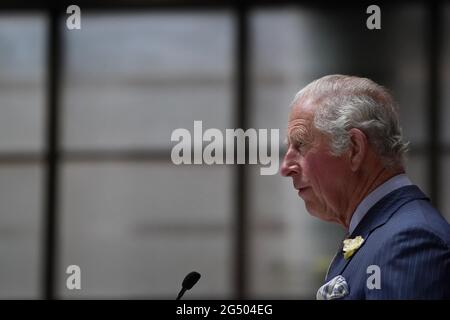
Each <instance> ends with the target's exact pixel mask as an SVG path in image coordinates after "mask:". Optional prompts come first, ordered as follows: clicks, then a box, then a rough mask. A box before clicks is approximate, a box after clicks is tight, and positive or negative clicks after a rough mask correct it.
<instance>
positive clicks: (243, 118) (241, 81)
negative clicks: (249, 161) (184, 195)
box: [234, 4, 248, 299]
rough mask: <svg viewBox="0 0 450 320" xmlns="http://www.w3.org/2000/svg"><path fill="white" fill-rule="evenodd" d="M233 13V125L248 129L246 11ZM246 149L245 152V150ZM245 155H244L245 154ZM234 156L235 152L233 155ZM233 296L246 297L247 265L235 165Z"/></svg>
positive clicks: (243, 207) (241, 169)
mask: <svg viewBox="0 0 450 320" xmlns="http://www.w3.org/2000/svg"><path fill="white" fill-rule="evenodd" d="M235 13H236V48H235V50H236V56H235V61H236V71H235V85H236V87H235V99H236V100H235V108H236V109H235V111H234V112H235V123H236V125H237V128H242V129H244V130H246V129H247V126H248V115H247V103H248V99H247V92H248V72H247V67H248V11H247V8H246V7H245V5H244V4H241V5H237V6H236V7H235ZM247 150H248V149H247ZM247 153H248V152H246V154H247ZM235 156H236V152H235ZM234 189H235V199H236V202H235V204H236V207H235V212H236V220H235V232H236V233H235V254H236V255H235V259H236V260H235V267H234V279H235V290H236V291H235V292H236V293H235V295H236V297H235V298H236V299H245V298H246V296H247V280H248V279H247V266H248V241H247V234H248V223H247V220H248V217H247V214H248V205H247V201H248V199H247V198H248V197H247V166H246V165H245V164H244V165H237V166H236V176H235V188H234Z"/></svg>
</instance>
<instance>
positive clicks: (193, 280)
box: [181, 271, 200, 290]
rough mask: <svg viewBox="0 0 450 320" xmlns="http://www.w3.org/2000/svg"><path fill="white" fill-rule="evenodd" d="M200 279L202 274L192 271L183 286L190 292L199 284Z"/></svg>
mask: <svg viewBox="0 0 450 320" xmlns="http://www.w3.org/2000/svg"><path fill="white" fill-rule="evenodd" d="M198 279H200V273H198V272H196V271H192V272H191V273H189V274H188V275H187V276H186V277H185V278H184V280H183V283H182V284H181V285H182V286H183V288H184V289H186V290H190V289H191V288H192V287H193V286H194V285H195V284H196V283H197V281H198Z"/></svg>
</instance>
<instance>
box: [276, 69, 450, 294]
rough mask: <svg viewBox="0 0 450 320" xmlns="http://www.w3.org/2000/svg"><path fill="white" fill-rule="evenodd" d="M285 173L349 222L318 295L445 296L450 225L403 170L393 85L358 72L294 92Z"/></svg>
mask: <svg viewBox="0 0 450 320" xmlns="http://www.w3.org/2000/svg"><path fill="white" fill-rule="evenodd" d="M287 142H288V149H287V152H286V155H285V157H284V160H283V163H282V166H281V174H282V175H283V176H286V177H291V178H292V182H293V184H294V188H295V189H296V190H298V195H299V196H300V197H301V198H302V199H303V201H304V202H305V206H306V209H307V210H308V212H309V213H310V214H311V215H313V216H316V217H318V218H320V219H322V220H325V221H332V222H337V223H339V224H340V225H342V226H343V227H344V228H345V229H346V230H347V231H348V233H347V234H348V236H347V237H348V239H346V240H345V241H344V243H343V245H341V247H340V249H339V251H338V253H337V254H336V256H335V258H334V259H333V261H332V262H331V265H330V267H329V269H328V273H327V275H326V279H325V284H324V285H323V286H322V287H321V288H320V289H319V290H318V292H317V299H449V298H450V226H449V224H448V223H447V222H446V221H445V219H444V218H443V217H442V216H441V215H440V214H439V212H438V211H437V210H436V209H434V208H433V207H432V205H431V204H430V202H429V199H428V198H427V197H426V196H425V195H424V194H423V193H422V191H421V190H420V189H419V188H418V187H417V186H415V185H413V184H412V183H411V181H410V180H409V179H408V177H407V176H406V174H405V169H404V154H405V152H406V150H407V144H406V143H405V142H404V141H403V139H402V135H401V129H400V126H399V120H398V115H397V112H396V106H395V103H394V101H393V98H392V96H391V95H390V94H389V92H388V91H387V90H386V89H384V88H383V87H381V86H379V85H378V84H376V83H374V82H373V81H371V80H369V79H366V78H358V77H353V76H343V75H329V76H325V77H323V78H320V79H318V80H316V81H314V82H312V83H310V84H309V85H308V86H306V87H305V88H304V89H303V90H301V91H300V92H299V93H298V94H297V95H296V97H295V99H294V101H293V103H292V109H291V113H290V115H289V123H288V132H287Z"/></svg>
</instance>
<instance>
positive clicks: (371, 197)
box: [348, 173, 412, 234]
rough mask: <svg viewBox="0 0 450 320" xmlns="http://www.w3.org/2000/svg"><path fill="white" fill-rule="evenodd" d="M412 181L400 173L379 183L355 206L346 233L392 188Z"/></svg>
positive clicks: (353, 228)
mask: <svg viewBox="0 0 450 320" xmlns="http://www.w3.org/2000/svg"><path fill="white" fill-rule="evenodd" d="M411 184H412V182H411V180H409V178H408V177H407V176H406V174H404V173H402V174H399V175H396V176H394V177H392V178H390V179H389V180H387V181H385V182H384V183H382V184H381V185H379V186H378V187H377V188H375V190H373V191H372V192H371V193H369V194H368V195H367V196H366V197H365V198H364V199H363V200H362V201H361V202H360V203H359V205H358V207H356V210H355V212H354V213H353V215H352V218H351V220H350V226H349V229H348V234H352V232H353V231H354V230H355V228H356V226H357V225H358V224H359V223H360V222H361V220H362V219H363V218H364V216H365V215H366V214H367V212H368V211H369V209H370V208H371V207H372V206H373V205H375V204H376V203H377V202H378V201H379V200H381V199H382V198H383V197H384V196H386V195H387V194H388V193H391V192H392V191H394V190H397V189H399V188H401V187H404V186H408V185H411Z"/></svg>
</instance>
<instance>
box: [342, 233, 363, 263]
mask: <svg viewBox="0 0 450 320" xmlns="http://www.w3.org/2000/svg"><path fill="white" fill-rule="evenodd" d="M363 242H364V239H363V238H362V237H361V236H357V237H356V238H355V239H345V240H344V248H343V249H342V250H343V251H344V259H345V260H347V259H350V257H351V256H352V255H353V254H354V253H355V252H356V251H357V250H358V249H359V247H361V245H362V244H363Z"/></svg>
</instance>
